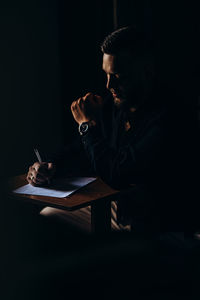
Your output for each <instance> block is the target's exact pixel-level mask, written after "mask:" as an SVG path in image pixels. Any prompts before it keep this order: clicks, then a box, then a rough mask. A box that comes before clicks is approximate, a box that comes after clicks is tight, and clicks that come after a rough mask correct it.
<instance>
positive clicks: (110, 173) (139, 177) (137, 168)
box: [71, 94, 164, 188]
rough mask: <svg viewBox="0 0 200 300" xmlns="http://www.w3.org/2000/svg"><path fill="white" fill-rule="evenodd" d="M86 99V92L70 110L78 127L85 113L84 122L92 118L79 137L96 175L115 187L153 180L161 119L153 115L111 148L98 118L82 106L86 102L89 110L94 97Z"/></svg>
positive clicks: (157, 163)
mask: <svg viewBox="0 0 200 300" xmlns="http://www.w3.org/2000/svg"><path fill="white" fill-rule="evenodd" d="M93 97H94V96H93ZM90 99H92V95H91V94H90V95H89V97H88V94H87V95H86V96H85V97H83V99H82V100H81V101H80V100H78V101H75V102H73V104H72V107H71V109H72V114H73V116H74V119H75V120H76V121H77V123H78V124H79V126H80V124H81V122H82V121H83V122H85V116H87V121H88V120H89V122H91V120H94V121H95V122H94V124H92V123H91V124H92V125H91V126H90V128H89V130H88V132H87V134H85V135H83V136H82V141H83V144H84V147H85V150H86V152H87V154H88V156H89V158H90V161H91V164H92V166H93V168H94V170H95V172H96V174H97V175H99V176H100V177H101V178H102V179H103V180H104V181H105V182H107V183H108V184H110V185H111V186H114V187H118V188H119V187H121V186H127V185H129V184H130V183H136V182H141V183H144V180H145V177H146V179H147V180H148V181H150V180H153V179H154V177H155V176H157V175H158V174H156V172H157V169H158V168H160V162H161V158H162V160H163V157H161V156H162V152H163V149H164V148H163V146H164V132H163V126H162V125H161V123H162V122H163V120H162V121H161V119H162V118H161V117H160V118H159V117H157V119H156V118H155V119H156V120H155V122H152V120H150V122H149V124H150V125H149V126H148V127H147V128H146V129H145V130H144V132H143V134H142V135H141V136H140V137H139V138H138V137H135V134H134V130H133V131H132V134H131V135H129V138H128V142H127V141H126V143H124V144H121V145H120V146H119V147H118V148H113V147H111V145H110V142H109V141H108V140H107V139H106V138H105V136H104V135H103V133H102V131H101V127H100V126H98V119H96V118H95V116H93V115H92V114H91V115H89V114H87V110H86V106H84V104H85V102H86V101H87V102H86V103H87V107H89V105H90V111H92V110H93V102H94V99H93V102H92V101H91V102H90ZM99 109H101V106H99ZM82 116H84V117H83V118H82ZM159 119H160V121H159Z"/></svg>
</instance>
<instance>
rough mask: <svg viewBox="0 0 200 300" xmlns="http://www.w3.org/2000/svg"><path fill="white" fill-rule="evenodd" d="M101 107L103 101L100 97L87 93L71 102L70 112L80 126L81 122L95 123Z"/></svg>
mask: <svg viewBox="0 0 200 300" xmlns="http://www.w3.org/2000/svg"><path fill="white" fill-rule="evenodd" d="M102 106H103V99H102V98H101V97H100V96H97V95H93V94H92V93H87V94H86V95H85V96H84V97H82V98H79V99H78V100H76V101H74V102H72V105H71V111H72V115H73V117H74V119H75V121H76V122H77V123H78V124H79V125H80V124H81V123H83V122H89V121H96V120H97V119H98V115H99V114H100V111H101V109H102Z"/></svg>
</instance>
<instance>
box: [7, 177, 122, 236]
mask: <svg viewBox="0 0 200 300" xmlns="http://www.w3.org/2000/svg"><path fill="white" fill-rule="evenodd" d="M25 184H27V181H26V174H24V175H20V176H16V177H14V178H12V179H11V180H10V184H9V190H10V193H9V194H10V196H11V197H12V198H14V199H16V201H17V200H21V201H22V200H23V201H26V202H27V201H29V202H31V203H35V204H37V205H40V206H43V207H44V206H51V207H55V208H59V209H63V210H69V211H75V210H77V209H79V208H81V207H86V206H89V205H91V226H92V231H93V232H95V233H103V232H109V231H110V230H111V200H116V197H117V194H119V191H117V190H114V189H112V188H111V187H109V186H108V185H107V184H105V183H104V182H103V181H102V180H101V179H99V178H98V179H97V180H95V181H94V182H91V183H89V184H88V185H86V186H85V187H83V188H81V189H79V190H78V191H76V192H75V193H73V194H72V195H70V196H68V197H65V198H55V197H46V196H35V195H25V194H15V193H12V190H14V189H16V188H18V187H20V186H23V185H25Z"/></svg>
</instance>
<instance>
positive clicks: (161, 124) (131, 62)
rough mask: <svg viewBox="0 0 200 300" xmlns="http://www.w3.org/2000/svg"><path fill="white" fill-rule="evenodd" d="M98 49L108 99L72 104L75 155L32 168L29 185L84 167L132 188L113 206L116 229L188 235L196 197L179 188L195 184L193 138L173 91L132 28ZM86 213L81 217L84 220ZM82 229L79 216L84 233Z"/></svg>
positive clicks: (121, 186) (46, 212)
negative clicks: (163, 81)
mask: <svg viewBox="0 0 200 300" xmlns="http://www.w3.org/2000/svg"><path fill="white" fill-rule="evenodd" d="M101 50H102V52H103V70H104V71H105V73H106V76H107V84H106V87H107V89H108V90H109V92H110V96H109V97H108V98H106V99H102V98H101V97H100V96H98V95H94V94H92V93H87V94H86V95H85V96H84V97H81V98H79V99H78V100H76V101H74V102H73V103H72V105H71V111H72V115H73V117H74V119H75V121H76V122H77V125H78V130H79V133H80V140H79V148H78V151H77V147H76V146H72V147H71V148H70V147H69V148H68V149H67V150H66V151H64V152H63V153H62V155H60V156H58V157H56V158H54V159H52V160H51V161H50V162H49V163H42V164H40V163H35V164H34V165H33V166H31V167H30V169H29V172H28V174H27V180H28V182H29V183H30V184H33V185H41V184H43V183H45V182H46V181H47V180H48V179H50V178H52V177H53V176H55V175H56V174H57V175H59V173H60V172H61V171H64V172H65V173H66V174H67V172H69V173H70V172H71V171H72V169H73V170H74V169H75V168H76V167H77V169H78V170H79V172H80V170H81V166H83V168H82V169H84V167H85V166H89V167H90V169H91V170H92V172H93V174H96V175H98V176H100V177H101V178H102V179H103V180H104V181H105V182H106V183H108V184H109V185H111V186H113V187H115V188H117V189H126V188H128V187H130V185H131V184H136V187H135V189H132V192H131V193H127V195H126V197H124V198H123V199H120V200H119V201H118V203H117V205H116V203H115V204H114V203H113V205H114V206H113V207H112V209H113V216H112V218H113V222H114V223H113V224H115V225H113V228H115V229H120V228H126V227H124V226H126V225H128V226H132V228H133V230H135V231H137V230H138V231H145V232H146V231H150V232H160V231H185V230H189V231H190V230H191V231H192V230H193V227H195V224H194V222H192V221H191V220H192V215H193V208H194V207H195V204H194V200H195V199H194V196H195V195H192V196H191V193H190V188H189V189H188V188H185V187H184V183H186V182H187V185H188V187H189V186H190V184H191V183H192V180H191V178H190V177H189V175H190V176H191V172H193V170H191V162H189V160H190V159H191V155H190V154H189V152H188V151H189V150H191V147H192V144H191V143H192V139H191V135H190V134H189V129H188V128H189V127H188V124H187V126H186V122H185V120H186V119H185V118H186V114H185V111H186V110H185V108H184V105H182V106H179V105H180V101H178V97H177V95H175V93H174V91H173V92H172V91H169V89H167V88H166V87H164V86H162V87H161V85H160V84H159V83H158V80H157V79H158V78H157V77H156V76H155V73H156V72H155V61H154V55H153V47H152V45H151V43H150V42H149V41H148V40H147V39H145V37H144V36H143V35H142V33H139V32H137V31H136V30H135V29H134V28H131V27H124V28H121V29H118V30H116V31H114V32H113V33H111V34H110V35H109V36H107V37H106V38H105V40H104V42H103V44H102V46H101ZM185 140H187V145H186V143H185ZM188 145H190V146H189V147H188ZM80 147H82V148H83V150H82V151H81V150H80V149H82V148H80ZM86 169H88V167H86ZM183 187H184V188H185V190H184V194H185V195H186V196H187V197H188V199H190V204H189V205H188V201H186V202H185V200H184V199H183ZM192 197H193V198H192ZM191 198H192V199H191ZM186 203H187V205H186ZM116 210H117V217H116V214H115V213H116ZM54 213H62V215H63V214H65V213H64V212H60V211H59V210H55V209H50V208H48V209H46V210H45V209H44V210H43V212H42V214H43V215H51V214H54ZM88 213H89V210H83V215H84V214H85V215H87V216H88ZM67 214H68V213H66V218H68V219H69V214H68V215H67ZM73 219H74V215H73ZM76 220H78V215H77V219H76ZM75 222H76V221H75ZM84 222H85V221H84V217H83V218H82V219H81V223H82V226H83V223H84ZM87 222H88V221H87ZM87 224H88V223H87ZM128 228H130V227H128Z"/></svg>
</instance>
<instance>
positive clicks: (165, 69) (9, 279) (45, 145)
mask: <svg viewBox="0 0 200 300" xmlns="http://www.w3.org/2000/svg"><path fill="white" fill-rule="evenodd" d="M198 11H199V10H198V6H197V4H194V3H192V2H191V1H190V2H189V1H187V2H183V1H174V2H172V1H147V0H146V1H145V0H143V1H142V0H137V1H128V0H123V1H119V0H118V1H109V0H101V1H97V0H96V1H94V0H90V1H89V0H88V1H81V0H77V1H64V0H62V1H61V0H49V1H47V0H40V1H39V0H29V1H25V0H24V1H23V0H19V1H14V0H7V1H1V3H0V32H1V35H0V39H1V45H0V107H1V109H0V113H1V117H0V126H1V136H0V143H1V150H0V154H1V156H0V167H1V169H0V170H1V172H0V173H1V177H4V178H7V177H10V176H13V175H18V174H22V173H25V172H27V169H28V167H29V165H31V164H32V163H33V162H34V161H35V159H36V158H35V156H34V152H33V148H34V147H35V146H37V147H38V149H39V150H40V152H41V156H42V158H43V159H45V157H46V156H47V155H48V153H50V152H52V151H55V150H56V149H57V148H58V147H60V146H62V145H64V144H65V145H66V144H68V143H69V142H70V141H71V140H72V139H73V136H74V135H75V134H77V126H76V124H75V122H74V120H73V119H72V116H71V112H70V104H71V102H72V101H73V100H74V99H76V98H78V97H80V96H81V95H84V94H85V93H86V92H87V91H92V92H96V93H99V94H100V95H102V96H103V95H105V93H106V91H105V75H104V74H103V72H102V70H101V63H102V62H101V59H102V54H101V52H100V49H99V46H100V44H101V42H102V40H103V39H104V37H105V36H106V35H107V34H108V33H109V32H111V31H112V30H113V29H114V26H116V20H117V27H121V26H124V25H130V24H134V25H136V26H137V27H139V28H141V29H143V30H145V32H146V34H147V36H148V37H149V38H150V39H153V41H154V43H155V53H156V69H157V73H158V74H159V78H160V81H161V82H163V83H165V84H166V86H171V87H173V88H175V89H176V91H177V93H178V94H179V96H180V98H181V97H182V99H183V101H187V103H188V107H190V108H191V110H192V111H194V118H195V121H196V122H197V115H198V111H199V108H198V96H199V95H200V92H199V65H200V64H199V53H200V51H199V50H200V48H199V36H200V21H199V16H198ZM115 13H116V15H115ZM199 105H200V104H199ZM188 121H189V120H186V122H188ZM1 198H2V199H1V201H2V203H4V206H3V205H2V206H1V210H0V221H1V223H0V228H1V229H2V232H1V235H0V241H1V250H2V249H3V250H2V251H3V254H1V255H0V259H1V263H2V266H3V267H4V264H5V268H4V269H3V267H2V269H3V270H5V271H3V278H4V281H5V282H6V285H5V289H6V293H8V291H10V293H11V294H12V293H13V295H12V296H13V297H14V298H8V299H17V298H18V297H17V296H15V292H16V291H17V287H18V286H19V290H20V293H21V290H23V291H25V295H26V296H24V298H21V299H36V298H35V297H36V296H35V295H36V294H37V292H38V293H41V289H40V288H43V296H41V299H44V297H45V295H46V291H47V289H49V287H50V285H52V287H54V284H55V279H56V278H57V280H58V282H56V284H57V287H59V288H60V282H62V280H63V278H65V277H64V275H66V274H65V272H68V268H69V273H68V274H67V275H66V276H69V277H68V279H70V278H71V281H70V284H72V285H74V286H73V289H74V290H73V292H74V291H76V293H78V292H79V291H78V290H77V288H76V280H77V274H79V273H78V272H80V271H81V272H82V273H80V274H82V275H80V277H79V278H78V280H79V281H77V282H78V285H79V286H81V289H84V288H85V286H88V282H89V281H90V282H92V280H93V282H92V284H93V285H94V287H95V288H97V289H98V293H99V294H98V295H99V298H98V297H96V298H97V299H102V298H103V299H104V296H105V294H104V293H106V294H107V295H110V296H109V298H111V296H112V295H113V291H114V290H115V296H117V292H116V284H115V281H113V282H112V284H113V285H112V286H110V284H109V279H110V278H111V276H113V273H109V272H108V273H106V279H105V277H104V274H105V272H104V271H105V268H106V266H107V264H108V261H109V260H110V257H109V256H107V260H108V261H107V260H105V259H103V260H102V257H103V258H105V257H106V254H105V253H107V252H104V256H102V252H101V246H102V243H101V242H102V241H101V240H98V243H97V244H95V243H96V241H95V243H93V242H92V245H93V246H92V247H93V248H92V247H91V245H90V244H89V243H88V244H87V241H85V240H84V243H83V244H84V247H85V248H84V249H85V250H84V251H85V252H84V255H83V256H82V255H80V254H79V253H78V255H74V256H69V257H67V259H66V257H65V254H64V256H63V253H62V257H61V256H59V255H58V256H57V257H56V255H57V254H55V257H54V259H55V260H54V261H53V262H54V263H53V264H52V259H53V258H52V257H51V256H48V257H47V258H46V252H48V249H46V248H45V249H44V250H43V252H44V253H45V259H46V260H43V259H40V260H39V261H38V260H36V257H34V256H33V258H32V257H31V258H30V256H29V251H27V250H26V249H29V250H30V252H31V253H32V254H33V253H35V251H36V252H37V250H38V249H36V248H37V247H39V248H41V247H43V244H41V241H39V239H37V238H38V236H39V233H40V234H41V231H42V234H43V233H44V236H45V229H44V228H43V227H41V224H40V223H37V226H36V223H35V221H33V219H32V218H31V217H30V215H31V214H29V213H27V211H26V210H25V213H24V214H23V210H24V206H23V205H21V204H19V203H12V204H11V203H10V202H9V200H8V199H7V198H6V197H5V196H4V197H3V196H2V197H1ZM3 200H4V201H3ZM11 206H12V209H11ZM3 208H4V209H3ZM30 210H31V211H32V208H31V207H30ZM2 221H4V222H3V223H2ZM35 226H36V227H37V228H35ZM50 228H51V227H50ZM48 230H49V229H48ZM51 230H52V231H51ZM50 233H51V234H52V235H53V236H54V238H55V236H56V235H57V233H56V232H54V228H51V229H50ZM62 234H63V233H62V230H61V233H60V236H59V237H58V240H59V238H60V240H63V236H62ZM33 237H34V238H33ZM74 240H75V238H74ZM79 241H81V240H79ZM90 242H91V241H90ZM104 242H105V240H104ZM115 242H116V244H117V245H119V239H116V240H115ZM123 243H125V244H123ZM131 243H132V241H131ZM44 244H45V242H44ZM80 244H81V246H82V243H80ZM136 244H137V243H135V242H133V243H132V244H131V245H132V247H133V248H134V247H135V245H136ZM5 245H6V246H5ZM33 245H36V246H35V248H34V247H32V246H33ZM77 245H78V244H77ZM77 245H75V246H77ZM95 245H96V246H95ZM120 245H121V249H119V253H117V256H116V259H117V260H118V259H119V258H120V257H121V252H120V251H121V250H122V249H123V251H124V252H123V254H122V257H126V255H127V250H128V249H131V250H130V251H133V253H134V251H135V250H134V249H135V248H134V249H133V248H130V243H128V244H127V240H126V239H125V241H122V242H120ZM65 246H66V245H65ZM79 246H80V245H78V246H77V247H79ZM99 246H100V247H99ZM45 247H47V246H46V245H45ZM141 247H142V248H144V249H150V248H151V243H150V244H148V246H147V245H146V244H145V245H142V246H141ZM148 247H150V248H148ZM60 248H62V245H60ZM136 248H137V247H136ZM81 249H82V248H81ZM113 249H116V245H115V243H114V244H112V243H111V244H107V250H109V251H110V252H109V251H108V252H109V253H112V250H113ZM4 250H5V252H4ZM40 250H41V249H40ZM76 250H77V249H76ZM38 251H39V250H38ZM130 251H129V254H130V255H132V253H130ZM72 252H73V251H72ZM94 252H95V253H96V254H97V256H93V258H94V259H93V260H95V261H97V262H98V264H99V265H101V268H100V272H99V273H95V272H94V269H93V268H94V266H95V263H94V261H92V262H91V261H90V257H91V255H93V254H94ZM139 252H140V248H139ZM75 254H76V253H75ZM70 255H71V254H70ZM148 255H149V251H147V256H148ZM58 257H60V258H59V259H60V262H58V261H57V258H58ZM85 257H86V258H85ZM68 258H69V259H68ZM82 258H83V261H81V259H82ZM77 259H78V261H80V264H79V263H77ZM142 259H143V258H142ZM102 261H103V262H104V264H102ZM136 261H137V256H136V258H135V259H134V260H133V261H132V266H131V267H130V269H132V270H135V268H136ZM147 261H148V264H152V265H151V266H150V265H149V267H148V270H149V272H148V273H146V270H147V268H146V267H145V265H143V267H144V269H142V271H141V264H140V262H141V261H139V263H138V265H137V268H138V269H137V271H138V270H140V271H141V274H140V276H141V277H140V278H144V277H143V276H144V274H147V277H148V276H149V277H148V278H147V281H148V279H149V278H150V277H152V273H151V270H152V269H153V268H155V265H154V263H153V261H150V260H148V259H147ZM175 261H177V260H176V259H175ZM171 262H172V263H173V261H171ZM127 264H128V265H130V261H129V259H127V261H125V263H124V265H125V266H126V265H127ZM180 264H181V262H180ZM122 265H123V261H122ZM62 266H66V268H65V267H62ZM75 266H76V268H75ZM88 266H90V268H91V270H92V271H91V273H90V272H89V271H88V275H89V274H90V276H89V277H88V278H89V279H88V278H87V276H85V278H84V280H83V277H84V275H85V274H86V273H85V268H89V267H88ZM113 266H115V268H116V261H115V260H111V265H110V267H109V268H110V269H111V267H113ZM70 268H71V269H70ZM110 269H109V270H110ZM178 269H179V267H178V268H177V270H178ZM137 271H135V273H134V274H135V276H136V275H138V273H137ZM48 272H49V273H48ZM76 272H77V273H76ZM123 272H125V273H126V272H127V269H126V268H125V269H124V270H123ZM123 272H122V273H121V275H122V276H123V274H125V273H123ZM172 273H174V270H173V271H172ZM39 274H40V275H39ZM72 274H73V276H74V277H71V275H72ZM94 274H95V276H93V275H94ZM114 274H119V270H117V269H115V271H114ZM158 274H159V272H158ZM189 274H191V273H190V272H189ZM179 275H180V274H179ZM20 276H21V277H20ZM28 276H29V277H28ZM170 276H171V275H170ZM175 276H176V273H175ZM45 277H46V278H47V282H45V285H43V284H44V282H43V280H44V278H45ZM136 277H137V276H136ZM38 278H39V279H38ZM123 278H124V281H123V284H124V287H126V290H127V281H126V279H127V278H126V277H123ZM29 279H30V280H29ZM115 279H116V278H115ZM158 279H159V276H158V277H157V278H156V279H155V280H158ZM36 280H39V282H40V285H41V286H40V285H39V286H38V283H37V289H38V290H37V289H35V286H36V285H35V281H36ZM49 280H51V281H50V282H51V284H49ZM82 280H83V283H82V285H81V282H82ZM88 280H89V281H88ZM102 280H104V285H105V282H107V286H106V288H105V289H102V286H101V284H100V286H98V285H97V283H98V282H100V283H101V282H102ZM62 283H63V282H62ZM64 283H65V282H64ZM64 283H63V286H62V290H63V293H64V294H65V295H68V294H67V292H68V291H66V290H65V284H64ZM140 283H141V281H140ZM154 283H155V282H154ZM120 284H121V277H118V281H117V286H120ZM156 284H157V281H156ZM128 285H129V287H128V291H131V288H132V282H131V281H129V282H128ZM25 286H26V289H24V287H25ZM181 287H182V285H181ZM15 289H16V290H15ZM108 291H109V294H108ZM54 292H55V293H57V289H55V291H54ZM70 292H72V291H71V290H70ZM31 293H33V294H31ZM34 293H35V294H34ZM85 293H86V294H87V293H88V290H87V291H85ZM147 295H148V296H149V291H147ZM49 296H50V293H49V295H48V297H49ZM90 296H91V295H90ZM119 296H120V299H122V298H123V297H124V290H123V289H121V290H120V293H119ZM190 296H191V295H190ZM27 297H28V298H27ZM37 298H38V297H37ZM55 298H57V296H56V295H55V297H54V299H55ZM91 298H93V297H91ZM125 298H126V297H125ZM3 299H7V298H5V297H4V298H3ZM38 299H39V298H38Z"/></svg>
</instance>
